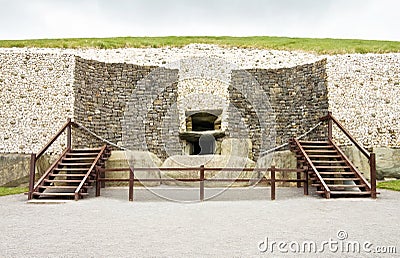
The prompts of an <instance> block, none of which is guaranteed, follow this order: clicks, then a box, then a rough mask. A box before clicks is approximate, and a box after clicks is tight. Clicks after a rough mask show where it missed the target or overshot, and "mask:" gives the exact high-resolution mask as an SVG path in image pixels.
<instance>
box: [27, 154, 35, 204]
mask: <svg viewBox="0 0 400 258" xmlns="http://www.w3.org/2000/svg"><path fill="white" fill-rule="evenodd" d="M35 172H36V154H35V153H31V164H30V169H29V193H28V200H31V199H32V197H33V188H34V186H35Z"/></svg>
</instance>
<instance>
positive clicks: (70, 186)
mask: <svg viewBox="0 0 400 258" xmlns="http://www.w3.org/2000/svg"><path fill="white" fill-rule="evenodd" d="M77 187H78V186H77V185H41V186H39V188H41V189H76V188H77ZM82 188H86V189H89V188H93V186H90V185H84V186H82Z"/></svg>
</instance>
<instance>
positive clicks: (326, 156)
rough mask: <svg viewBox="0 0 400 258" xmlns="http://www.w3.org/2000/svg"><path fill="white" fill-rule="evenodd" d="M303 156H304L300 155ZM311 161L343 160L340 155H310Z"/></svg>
mask: <svg viewBox="0 0 400 258" xmlns="http://www.w3.org/2000/svg"><path fill="white" fill-rule="evenodd" d="M300 156H302V155H300ZM308 157H309V158H310V159H317V158H324V159H330V158H332V159H333V158H341V157H342V156H340V155H308Z"/></svg>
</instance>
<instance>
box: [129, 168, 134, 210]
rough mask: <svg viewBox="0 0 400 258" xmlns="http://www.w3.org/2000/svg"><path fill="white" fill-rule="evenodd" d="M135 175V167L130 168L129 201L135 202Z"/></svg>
mask: <svg viewBox="0 0 400 258" xmlns="http://www.w3.org/2000/svg"><path fill="white" fill-rule="evenodd" d="M134 180H135V174H134V170H133V167H130V168H129V201H130V202H132V201H133V185H134V183H135V181H134Z"/></svg>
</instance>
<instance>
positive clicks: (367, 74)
mask: <svg viewBox="0 0 400 258" xmlns="http://www.w3.org/2000/svg"><path fill="white" fill-rule="evenodd" d="M327 74H328V94H329V95H328V98H329V106H330V107H329V108H330V110H331V111H332V113H333V115H334V116H335V117H337V118H338V119H339V120H340V121H341V122H342V123H343V124H344V126H345V127H346V128H347V129H348V130H349V131H350V133H351V134H352V135H354V136H355V138H356V139H357V140H358V141H359V142H360V143H362V144H363V145H364V146H374V147H378V146H385V147H400V54H363V55H361V54H353V55H336V56H331V57H328V63H327ZM334 133H335V138H337V139H338V140H339V142H341V143H345V142H346V140H345V138H344V136H343V135H342V134H340V133H338V132H337V131H334Z"/></svg>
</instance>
